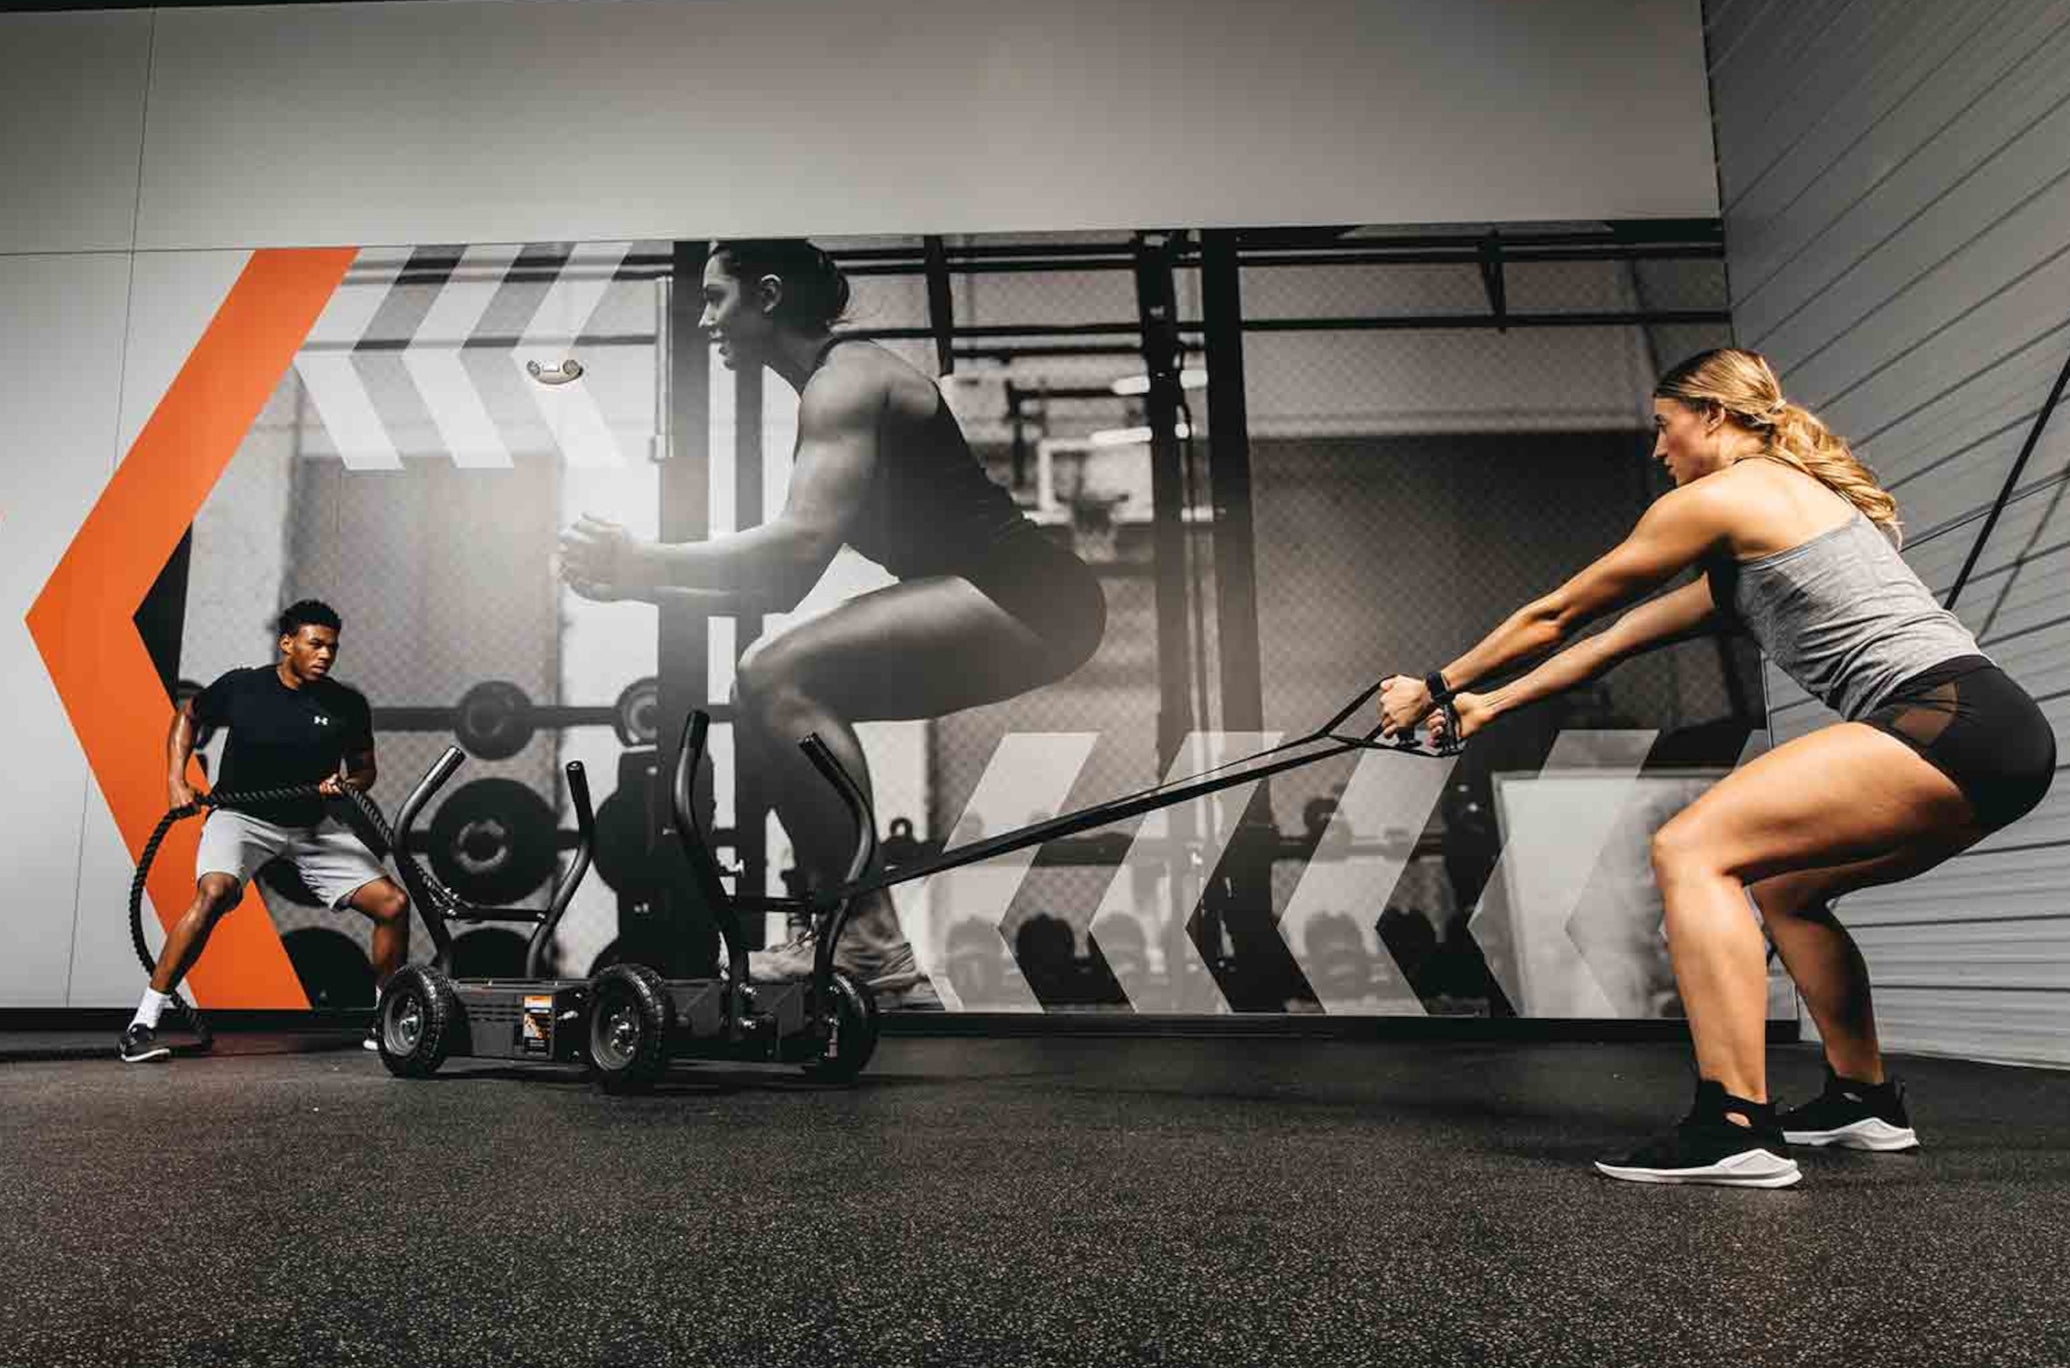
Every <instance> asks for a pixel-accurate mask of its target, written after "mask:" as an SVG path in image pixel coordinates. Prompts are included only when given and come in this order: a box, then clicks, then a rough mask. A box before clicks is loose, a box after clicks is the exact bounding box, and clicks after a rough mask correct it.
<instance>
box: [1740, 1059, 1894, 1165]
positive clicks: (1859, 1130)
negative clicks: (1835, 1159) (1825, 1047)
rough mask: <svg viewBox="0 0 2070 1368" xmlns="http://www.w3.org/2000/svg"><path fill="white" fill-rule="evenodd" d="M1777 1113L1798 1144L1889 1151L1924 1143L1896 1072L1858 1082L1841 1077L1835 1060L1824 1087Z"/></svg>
mask: <svg viewBox="0 0 2070 1368" xmlns="http://www.w3.org/2000/svg"><path fill="white" fill-rule="evenodd" d="M1775 1119H1776V1121H1777V1123H1778V1124H1779V1125H1781V1126H1782V1129H1783V1134H1784V1135H1785V1136H1787V1137H1788V1138H1789V1142H1790V1143H1791V1144H1793V1145H1813V1146H1819V1147H1823V1146H1826V1145H1837V1146H1839V1147H1840V1148H1842V1149H1858V1150H1877V1151H1881V1152H1884V1153H1888V1152H1890V1151H1892V1150H1908V1149H1917V1148H1919V1135H1918V1132H1916V1131H1914V1130H1913V1129H1912V1118H1911V1117H1910V1116H1908V1115H1907V1114H1906V1112H1905V1088H1904V1085H1903V1084H1901V1083H1899V1082H1898V1081H1897V1080H1896V1079H1894V1078H1890V1079H1885V1080H1884V1081H1883V1082H1881V1083H1857V1082H1856V1081H1855V1080H1853V1079H1851V1078H1842V1077H1840V1076H1839V1075H1838V1074H1836V1073H1834V1072H1833V1070H1832V1067H1831V1066H1830V1065H1828V1066H1827V1068H1826V1088H1825V1091H1824V1092H1822V1093H1820V1094H1819V1095H1818V1096H1817V1097H1814V1098H1812V1099H1811V1100H1810V1101H1809V1102H1806V1103H1805V1104H1804V1105H1803V1106H1801V1107H1792V1108H1790V1109H1789V1110H1788V1111H1786V1112H1783V1113H1782V1114H1781V1115H1779V1116H1777V1117H1776V1118H1775Z"/></svg>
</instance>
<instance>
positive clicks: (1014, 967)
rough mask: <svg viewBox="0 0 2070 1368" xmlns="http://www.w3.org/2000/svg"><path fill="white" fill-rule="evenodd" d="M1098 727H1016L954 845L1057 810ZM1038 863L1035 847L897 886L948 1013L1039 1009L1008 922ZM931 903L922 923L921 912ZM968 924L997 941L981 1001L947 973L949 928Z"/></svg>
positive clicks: (982, 780)
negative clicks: (991, 984) (996, 970)
mask: <svg viewBox="0 0 2070 1368" xmlns="http://www.w3.org/2000/svg"><path fill="white" fill-rule="evenodd" d="M1098 740H1099V733H1097V732H1041V733H1036V732H1014V733H1010V734H1009V735H1007V736H1004V737H1002V738H1000V741H999V746H998V748H997V749H995V750H994V751H993V752H992V758H991V760H990V761H988V762H987V763H986V765H985V772H984V773H983V774H982V775H980V776H979V778H978V784H977V789H976V791H975V792H973V793H972V794H971V795H970V801H969V802H968V803H967V804H965V805H964V808H963V815H962V817H961V818H959V819H958V820H957V823H956V825H955V827H954V828H952V830H953V831H954V833H955V835H956V837H957V838H958V839H956V840H954V842H953V843H952V844H951V845H949V846H948V847H947V849H949V850H954V849H956V847H957V846H960V845H968V844H970V843H971V842H973V841H976V840H980V839H982V838H983V837H985V836H996V835H998V834H999V833H1001V832H1003V831H1011V830H1013V829H1014V828H1016V827H1018V826H1021V825H1023V824H1024V823H1026V822H1028V821H1029V820H1031V817H1032V815H1033V814H1036V813H1045V812H1060V811H1062V810H1063V806H1064V801H1065V799H1066V798H1068V797H1069V796H1070V793H1071V786H1072V785H1073V784H1075V783H1077V782H1078V775H1079V773H1080V772H1081V771H1082V770H1083V769H1084V768H1085V762H1086V761H1087V759H1089V758H1090V757H1091V755H1092V753H1093V745H1094V743H1096V742H1097V741H1098ZM1034 862H1035V849H1034V847H1032V846H1031V847H1029V848H1028V849H1026V850H1017V851H1012V852H1010V853H1008V854H1005V855H998V856H994V857H993V858H992V859H989V860H984V861H981V862H979V863H977V864H974V865H965V866H964V867H963V868H961V869H951V870H945V871H943V872H942V873H940V874H933V875H929V876H928V877H927V878H925V879H917V880H915V881H913V882H912V883H909V884H898V885H894V886H893V888H892V890H891V892H892V899H893V904H894V906H895V907H896V908H897V910H898V913H899V923H900V925H901V927H902V928H903V929H904V931H905V933H906V939H907V940H908V941H909V942H910V943H911V944H912V946H913V951H914V955H915V957H916V958H918V960H919V961H920V970H921V972H922V973H924V974H926V975H927V976H928V978H930V979H932V980H933V981H934V986H935V991H936V992H937V993H939V994H940V995H941V998H942V1003H943V1005H944V1006H945V1007H947V1008H948V1009H949V1010H951V1011H987V1012H1039V1011H1041V1010H1042V1003H1041V1001H1040V1000H1039V999H1038V998H1037V997H1036V996H1035V992H1034V990H1033V989H1032V988H1030V987H1029V986H1028V980H1027V978H1026V977H1025V976H1024V975H1023V974H1022V973H1021V969H1020V966H1019V965H1018V964H1017V963H1015V961H1014V957H1013V947H1012V946H1011V944H1009V943H1008V941H1007V939H1006V933H1005V930H1004V929H1003V923H1004V922H1005V920H1006V913H1007V910H1008V908H1010V907H1011V906H1012V904H1013V899H1014V894H1016V893H1018V892H1019V891H1020V888H1021V884H1022V883H1023V882H1024V881H1025V880H1026V878H1027V875H1028V867H1029V866H1030V865H1032V864H1033V863H1034ZM923 904H924V905H925V906H926V907H927V908H928V909H929V912H928V915H927V918H926V923H927V924H923V923H922V921H921V919H920V917H919V916H918V915H916V910H917V909H918V908H919V907H920V906H922V905H923ZM965 922H973V923H976V924H978V925H980V926H983V927H985V928H987V929H989V930H990V931H991V933H992V935H993V936H994V937H995V938H996V939H997V944H998V948H999V950H1000V951H1001V952H1002V953H1001V954H1000V956H999V959H1000V961H1001V964H1002V971H1003V977H1002V979H1001V981H1000V983H999V986H998V991H997V993H996V994H995V995H992V996H989V997H987V998H986V999H985V1000H983V1001H979V1000H977V999H975V998H972V997H967V996H963V995H962V994H961V993H960V992H959V990H957V989H956V988H955V986H954V985H953V983H952V981H951V978H950V975H949V963H948V934H949V931H950V930H951V929H952V928H954V927H957V926H960V925H962V924H964V923H965Z"/></svg>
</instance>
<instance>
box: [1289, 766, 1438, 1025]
mask: <svg viewBox="0 0 2070 1368" xmlns="http://www.w3.org/2000/svg"><path fill="white" fill-rule="evenodd" d="M1455 763H1457V762H1456V760H1446V761H1443V762H1441V763H1436V764H1433V763H1432V762H1431V761H1429V760H1419V759H1414V758H1411V757H1407V756H1400V755H1387V754H1385V753H1383V752H1380V751H1362V752H1360V754H1359V761H1358V767H1357V768H1356V769H1354V770H1353V771H1352V772H1351V778H1350V780H1348V781H1347V782H1346V783H1345V785H1344V793H1343V796H1342V797H1340V798H1338V800H1337V810H1336V811H1335V812H1334V813H1332V814H1331V816H1330V824H1329V826H1328V827H1327V828H1325V829H1324V832H1323V838H1322V841H1321V842H1320V845H1319V847H1318V849H1319V850H1328V849H1330V848H1331V847H1332V845H1333V839H1334V840H1335V841H1343V842H1345V843H1346V844H1348V843H1349V842H1350V841H1353V840H1359V839H1361V838H1364V839H1365V840H1367V841H1370V840H1371V838H1372V837H1374V836H1375V835H1377V834H1378V833H1380V832H1383V831H1389V830H1398V831H1405V832H1407V833H1408V834H1409V840H1408V843H1407V845H1406V846H1405V847H1404V848H1403V849H1402V850H1401V852H1400V853H1399V854H1389V853H1385V852H1375V851H1360V852H1359V853H1357V854H1347V855H1345V856H1344V857H1343V858H1342V859H1335V858H1331V857H1329V856H1323V855H1318V856H1312V857H1310V859H1309V862H1308V867H1307V868H1306V869H1304V870H1302V871H1301V882H1300V883H1299V884H1298V885H1296V886H1295V888H1294V893H1293V896H1292V897H1291V898H1289V899H1288V900H1287V906H1286V911H1285V912H1284V913H1283V914H1282V915H1281V917H1280V922H1279V934H1280V937H1281V939H1283V940H1285V941H1286V943H1287V949H1288V950H1289V951H1290V952H1291V953H1292V954H1293V956H1294V962H1295V963H1297V964H1299V965H1300V966H1301V972H1302V973H1303V974H1305V975H1306V976H1307V978H1308V982H1309V986H1311V987H1313V988H1314V989H1315V992H1316V997H1317V999H1318V1000H1319V1001H1320V1002H1321V1003H1322V1006H1323V1010H1324V1011H1326V1012H1372V1011H1376V1010H1378V1011H1380V1012H1383V1013H1385V1014H1388V1015H1401V1016H1422V1015H1424V1010H1423V1002H1422V1000H1421V999H1420V998H1418V997H1417V996H1416V993H1415V990H1414V989H1412V988H1411V987H1410V986H1409V983H1408V980H1406V979H1405V978H1403V977H1402V972H1401V969H1400V967H1399V966H1397V965H1396V964H1395V962H1394V956H1393V955H1391V954H1389V953H1388V950H1387V947H1386V946H1384V945H1382V944H1381V943H1380V936H1379V931H1378V929H1377V926H1376V921H1377V919H1378V917H1379V914H1380V911H1381V909H1382V908H1384V907H1385V906H1386V905H1387V900H1388V899H1389V898H1390V897H1391V896H1393V893H1394V887H1395V885H1396V884H1397V883H1399V882H1400V881H1401V877H1402V871H1403V870H1404V869H1406V868H1408V863H1409V852H1410V849H1412V848H1413V847H1414V844H1415V837H1416V834H1417V833H1420V832H1421V831H1422V830H1423V828H1424V826H1425V825H1426V824H1427V823H1428V822H1429V821H1430V812H1431V809H1432V808H1434V807H1436V806H1437V803H1438V799H1440V798H1442V797H1443V796H1444V792H1445V781H1446V780H1447V779H1449V778H1450V777H1451V774H1452V766H1453V765H1454V764H1455ZM1332 912H1334V913H1340V914H1348V915H1349V916H1350V917H1351V919H1352V920H1353V921H1354V922H1356V923H1357V924H1358V927H1359V934H1360V936H1361V937H1362V938H1363V940H1364V941H1365V946H1366V953H1367V954H1368V955H1370V956H1372V957H1373V959H1372V962H1373V964H1374V965H1375V967H1376V971H1377V977H1378V978H1379V980H1380V982H1379V984H1378V985H1377V990H1376V991H1375V992H1368V993H1359V994H1354V995H1350V996H1340V995H1339V994H1338V993H1337V992H1336V991H1335V990H1334V989H1333V988H1332V986H1331V982H1332V981H1331V977H1330V975H1329V974H1328V973H1327V972H1326V971H1325V970H1326V966H1325V965H1324V964H1323V963H1322V961H1321V960H1320V959H1319V958H1317V957H1315V956H1313V955H1311V953H1310V951H1309V950H1308V948H1307V945H1308V928H1309V926H1310V925H1311V924H1312V923H1313V922H1314V920H1315V919H1316V918H1317V917H1320V916H1323V915H1326V914H1329V913H1332Z"/></svg>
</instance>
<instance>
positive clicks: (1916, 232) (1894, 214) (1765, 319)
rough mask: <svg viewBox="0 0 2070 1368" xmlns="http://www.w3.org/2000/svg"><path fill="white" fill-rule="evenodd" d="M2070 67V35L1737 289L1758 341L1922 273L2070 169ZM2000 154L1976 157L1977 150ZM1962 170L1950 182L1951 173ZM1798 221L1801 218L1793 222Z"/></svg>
mask: <svg viewBox="0 0 2070 1368" xmlns="http://www.w3.org/2000/svg"><path fill="white" fill-rule="evenodd" d="M2065 62H2070V26H2066V27H2065V28H2062V29H2059V30H2058V31H2057V33H2056V34H2055V36H2054V37H2053V38H2052V39H2050V41H2049V42H2048V43H2046V44H2044V45H2043V47H2042V48H2041V49H2039V50H2037V51H2036V52H2035V53H2033V54H2032V56H2031V57H2030V58H2029V59H2028V60H2027V61H2025V62H2022V63H2021V64H2020V65H2019V66H2018V67H2016V68H2015V69H2014V70H2013V71H2011V72H2009V73H2008V74H2007V76H2006V77H2005V79H2004V80H2002V81H2000V82H1999V83H1997V84H1996V85H1994V86H1993V87H1992V88H1991V90H1990V91H1989V93H1988V94H1987V95H1986V96H1985V97H1984V98H1982V99H1980V100H1978V101H1977V102H1976V103H1975V104H1973V105H1971V106H1970V107H1969V109H1968V110H1967V111H1965V112H1964V113H1963V114H1962V116H1961V117H1959V118H1957V119H1955V120H1953V121H1952V122H1950V123H1949V124H1948V125H1947V127H1946V128H1944V129H1943V130H1942V131H1941V132H1940V133H1939V134H1937V135H1936V136H1935V137H1934V139H1933V140H1932V141H1931V142H1929V143H1927V144H1926V145H1925V146H1923V147H1921V148H1920V149H1919V150H1918V151H1917V152H1916V153H1914V154H1913V155H1911V156H1909V157H1907V158H1906V159H1905V160H1904V161H1903V162H1901V163H1900V164H1898V165H1897V166H1896V167H1895V168H1893V169H1892V170H1891V172H1890V173H1889V174H1888V175H1887V176H1886V177H1885V178H1884V179H1882V180H1881V181H1880V182H1878V183H1877V185H1876V186H1875V187H1874V188H1873V189H1871V190H1870V191H1868V192H1867V193H1866V194H1863V195H1861V196H1860V197H1859V198H1857V199H1856V200H1855V201H1854V202H1853V203H1852V204H1850V205H1849V206H1848V207H1847V209H1846V210H1845V211H1844V212H1843V213H1841V214H1840V216H1839V217H1837V218H1835V219H1834V220H1832V221H1831V222H1830V223H1828V224H1826V225H1825V226H1824V227H1823V228H1821V229H1820V230H1819V231H1818V233H1817V234H1816V235H1815V236H1814V237H1812V238H1810V239H1809V240H1808V241H1806V242H1804V243H1803V245H1802V246H1801V247H1799V248H1797V249H1796V250H1794V251H1792V252H1791V254H1790V255H1789V256H1788V257H1787V258H1786V259H1784V260H1782V261H1779V262H1777V263H1776V266H1775V269H1774V270H1773V272H1772V273H1770V272H1767V271H1766V263H1763V262H1760V261H1751V262H1749V263H1748V268H1747V269H1748V274H1749V275H1751V276H1755V277H1757V278H1755V279H1749V280H1742V281H1739V282H1737V283H1738V285H1739V288H1738V289H1737V290H1736V291H1735V292H1734V299H1733V307H1734V308H1735V309H1736V310H1740V311H1741V313H1740V317H1739V320H1738V321H1739V324H1740V327H1741V328H1742V329H1743V330H1744V331H1745V332H1746V333H1747V335H1748V336H1749V337H1750V338H1757V339H1758V338H1765V337H1769V336H1771V335H1772V336H1776V337H1780V336H1782V335H1783V334H1784V332H1785V331H1786V328H1785V325H1786V324H1788V323H1789V322H1791V321H1792V319H1793V318H1794V317H1795V316H1796V315H1798V314H1799V313H1801V312H1804V311H1806V310H1807V306H1808V305H1809V304H1810V303H1811V302H1813V301H1815V300H1818V299H1819V298H1821V297H1822V296H1823V295H1824V294H1825V293H1826V292H1828V291H1841V292H1844V291H1846V290H1847V289H1848V287H1849V284H1850V278H1851V277H1853V276H1856V275H1860V276H1863V277H1866V278H1868V279H1871V280H1888V279H1891V278H1893V277H1894V276H1896V275H1898V274H1918V273H1920V272H1922V271H1923V270H1925V269H1926V268H1927V267H1928V266H1930V265H1931V264H1932V263H1933V262H1934V261H1935V260H1936V259H1937V258H1938V257H1939V256H1940V255H1941V254H1942V253H1944V252H1945V251H1946V250H1947V246H1948V244H1949V243H1951V242H1962V241H1964V240H1965V239H1966V238H1967V237H1968V236H1969V234H1970V232H1972V231H1973V228H1972V225H1974V224H1977V223H1980V222H1991V221H1995V220H1997V219H1999V218H2001V217H2005V216H2007V215H2009V214H2011V213H2013V212H2014V211H2015V209H2016V208H2017V207H2018V206H2019V205H2020V204H2022V203H2023V202H2025V201H2026V200H2028V199H2030V198H2033V197H2034V196H2035V195H2036V194H2037V193H2039V192H2040V191H2042V190H2043V189H2045V188H2046V187H2047V185H2048V184H2049V183H2050V182H2053V181H2055V180H2058V179H2060V178H2061V177H2062V176H2063V174H2064V172H2065V170H2066V169H2070V92H2065V91H2064V90H2063V89H2062V83H2061V81H2060V80H2059V79H2057V76H2056V69H2057V68H2058V67H2059V66H2061V65H2062V64H2063V63H2065ZM1987 147H1988V148H1992V149H1994V150H1993V151H1992V152H1991V154H1990V155H1989V156H1986V157H1977V156H1975V154H1974V149H1978V148H1987ZM1951 164H1952V165H1957V166H1960V167H1962V172H1961V174H1960V175H1958V176H1956V177H1954V178H1953V179H1950V178H1949V176H1948V174H1947V171H1948V167H1949V166H1950V165H1951ZM1793 217H1794V216H1793Z"/></svg>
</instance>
